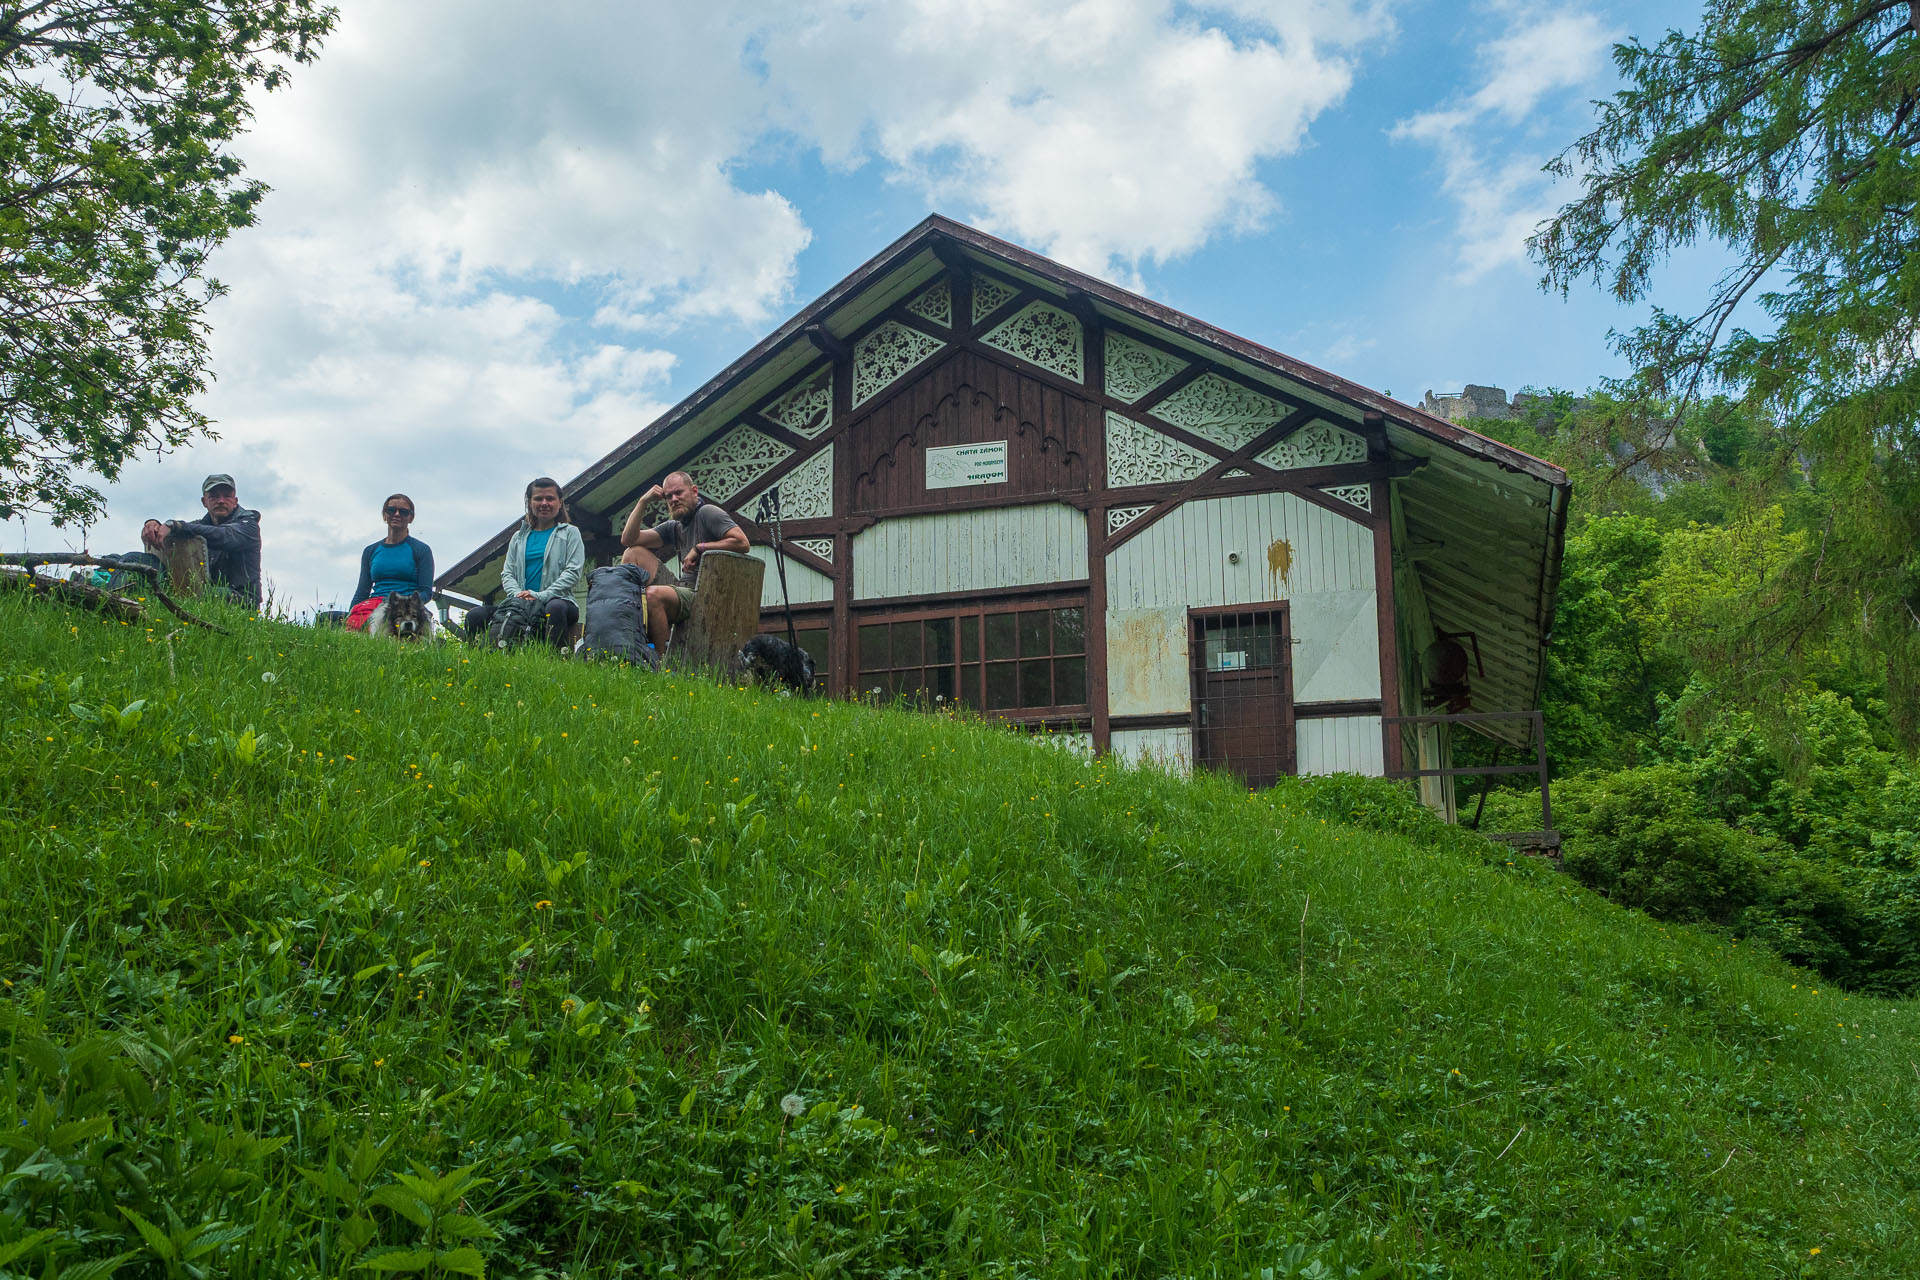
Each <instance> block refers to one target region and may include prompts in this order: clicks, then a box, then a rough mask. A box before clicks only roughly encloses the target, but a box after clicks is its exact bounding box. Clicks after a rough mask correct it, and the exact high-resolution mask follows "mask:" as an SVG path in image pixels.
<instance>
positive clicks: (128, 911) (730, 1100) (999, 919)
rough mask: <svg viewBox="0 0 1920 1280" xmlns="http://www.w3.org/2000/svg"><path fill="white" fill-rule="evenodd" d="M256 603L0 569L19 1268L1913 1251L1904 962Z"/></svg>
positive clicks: (706, 691) (1321, 1262)
mask: <svg viewBox="0 0 1920 1280" xmlns="http://www.w3.org/2000/svg"><path fill="white" fill-rule="evenodd" d="M222 617H223V618H225V619H226V620H227V621H228V622H229V624H230V625H232V626H233V628H234V632H235V634H234V635H233V636H232V637H230V638H223V637H219V636H214V635H210V634H207V633H203V632H196V633H185V632H183V633H180V634H178V635H176V636H175V637H174V638H173V639H172V640H171V642H170V643H169V642H167V641H166V640H165V639H164V637H165V636H166V634H167V633H168V632H169V631H170V630H171V629H172V624H171V623H162V622H156V623H155V628H156V629H155V630H154V631H152V632H148V631H146V630H144V628H143V627H141V626H137V625H136V626H130V627H129V626H121V625H119V624H115V623H107V622H102V621H101V620H99V619H97V618H94V617H92V616H91V615H86V614H81V613H76V612H73V611H71V610H68V609H65V608H63V607H60V606H57V605H52V604H48V603H44V602H38V601H27V600H23V599H20V598H18V597H13V596H6V597H0V661H3V665H0V717H4V723H5V726H6V727H5V730H4V736H3V737H0V759H4V765H5V768H4V774H3V775H0V776H3V777H4V779H5V785H4V787H0V841H4V846H3V847H4V848H5V849H6V850H7V851H8V856H7V858H6V859H5V861H4V863H0V875H3V876H4V884H3V885H0V901H4V902H5V904H6V908H7V909H6V910H5V912H4V913H3V914H0V976H3V977H4V980H5V982H6V986H5V987H3V988H0V1046H4V1053H0V1059H3V1062H0V1081H3V1082H4V1083H3V1084H0V1111H3V1112H4V1115H0V1135H4V1137H3V1139H0V1274H5V1273H8V1272H9V1269H11V1271H12V1272H13V1273H17V1274H21V1275H33V1276H41V1275H48V1276H52V1275H62V1274H64V1275H67V1276H77V1275H85V1274H94V1273H90V1272H87V1271H86V1270H84V1269H83V1268H82V1267H81V1266H79V1265H78V1264H79V1263H80V1261H81V1260H83V1259H100V1258H114V1257H119V1258H122V1259H123V1260H124V1262H123V1265H122V1267H121V1271H120V1274H121V1275H126V1276H161V1275H188V1274H196V1273H204V1274H208V1275H236V1276H237V1275H250V1276H252V1275H289V1276H291V1275H302V1276H304V1275H337V1274H344V1273H346V1272H347V1271H350V1270H353V1269H355V1268H356V1267H359V1266H364V1265H365V1264H367V1263H370V1262H373V1263H378V1264H380V1266H381V1267H382V1268H385V1269H387V1270H389V1271H400V1272H401V1273H405V1272H406V1270H407V1269H408V1268H411V1269H412V1270H414V1271H415V1272H421V1273H424V1272H426V1271H429V1270H432V1271H434V1272H435V1273H438V1274H448V1273H459V1272H461V1271H465V1272H466V1273H470V1274H471V1273H475V1272H477V1270H478V1268H479V1266H480V1264H481V1260H482V1258H484V1260H485V1264H486V1266H487V1267H488V1269H489V1272H490V1274H492V1275H495V1276H536V1275H571V1276H588V1275H594V1276H601V1275H621V1274H633V1275H653V1274H679V1275H685V1276H694V1275H701V1276H730V1277H731V1276H752V1275H820V1276H824V1275H832V1274H840V1275H854V1276H904V1275H943V1274H944V1275H952V1276H973V1275H996V1276H997V1275H1006V1276H1014V1275H1045V1276H1053V1275H1060V1276H1082V1275H1085V1276H1106V1275H1126V1276H1215V1275H1218V1276H1251V1275H1264V1274H1269V1273H1270V1274H1272V1275H1276V1276H1284V1275H1305V1276H1345V1275H1362V1274H1365V1275H1393V1276H1462V1277H1466V1276H1472V1277H1482V1276H1514V1277H1520V1276H1526V1277H1538V1276H1569V1277H1571V1276H1595V1277H1597V1276H1609V1277H1611V1276H1662V1277H1666V1276H1713V1277H1725V1276H1797V1275H1817V1276H1828V1275H1833V1276H1848V1275H1851V1276H1876V1277H1878V1276H1889V1275H1897V1274H1916V1273H1920V1234H1917V1233H1916V1232H1915V1231H1914V1226H1915V1221H1914V1213H1915V1206H1916V1199H1915V1184H1916V1179H1917V1178H1920V1137H1917V1135H1920V1125H1916V1120H1917V1119H1920V1117H1916V1115H1915V1099H1916V1096H1917V1093H1920V1090H1917V1088H1916V1086H1920V1078H1917V1077H1916V1071H1917V1070H1920V1068H1915V1067H1914V1066H1913V1065H1912V1060H1913V1059H1914V1058H1915V1057H1916V1056H1920V1055H1916V1053H1915V1034H1914V1032H1915V1019H1914V1007H1913V1006H1912V1005H1911V1004H1910V1003H1890V1002H1879V1001H1874V1000H1870V999H1866V998H1862V997H1852V998H1848V997H1846V996H1844V995H1843V994H1842V993H1839V992H1836V991H1833V990H1829V989H1827V988H1826V987H1824V986H1822V985H1821V984H1820V983H1819V982H1818V981H1817V980H1809V979H1808V978H1807V977H1806V976H1805V975H1803V974H1801V973H1799V972H1797V971H1794V970H1790V969H1788V968H1787V967H1785V966H1784V965H1782V964H1780V963H1778V962H1776V961H1773V960H1771V959H1769V958H1768V957H1766V956H1764V955H1757V954H1750V949H1749V948H1747V947H1744V946H1738V945H1735V944H1733V943H1732V942H1731V941H1730V940H1729V939H1726V938H1724V937H1720V936H1715V935H1712V934H1707V933H1699V932H1692V931H1688V930H1686V929H1682V928H1679V927H1665V926H1662V925H1660V924H1658V923H1656V922H1653V921H1650V920H1647V919H1645V918H1643V917H1639V916H1635V915H1632V914H1630V913H1627V912H1624V911H1621V910H1618V909H1616V908H1614V907H1612V906H1610V905H1608V904H1606V903H1604V902H1602V901H1601V900H1599V899H1597V898H1595V897H1594V896H1593V895H1591V894H1589V893H1587V892H1585V891H1584V890H1581V889H1579V888H1577V887H1576V886H1574V885H1572V884H1571V883H1569V882H1568V881H1567V880H1566V879H1564V878H1563V877H1559V876H1556V875H1554V874H1553V873H1551V872H1550V871H1548V870H1546V869H1545V868H1542V867H1539V866H1536V865H1534V864H1531V863H1524V864H1523V865H1517V866H1515V865H1509V864H1508V863H1507V862H1506V861H1505V858H1504V855H1501V854H1498V853H1490V852H1488V851H1489V850H1491V846H1484V845H1481V844H1479V842H1477V841H1476V840H1474V839H1472V838H1471V837H1468V836H1466V835H1464V834H1463V833H1459V832H1455V831H1451V830H1447V829H1443V828H1438V827H1437V826H1436V825H1435V824H1433V823H1431V822H1429V821H1426V820H1425V819H1424V818H1423V817H1422V816H1421V815H1419V814H1418V812H1417V811H1415V810H1412V809H1411V807H1410V804H1409V803H1408V802H1405V801H1403V800H1402V799H1401V798H1400V797H1399V794H1398V793H1397V792H1395V791H1393V790H1392V789H1391V788H1389V787H1388V786H1387V785H1386V784H1381V783H1362V782H1359V781H1357V780H1340V781H1334V782H1331V783H1322V784H1319V785H1309V784H1305V783H1298V784H1290V785H1287V786H1284V787H1282V788H1280V789H1277V790H1275V791H1272V792H1269V793H1263V794H1260V795H1249V794H1247V793H1246V792H1245V791H1243V790H1239V789H1236V788H1234V787H1232V786H1230V785H1228V784H1226V783H1225V782H1222V781H1219V780H1216V779H1210V778H1207V779H1201V780H1198V781H1194V782H1187V781H1183V780H1179V779H1173V778H1168V777H1165V776H1162V775H1160V774H1157V773H1154V772H1150V771H1132V770H1127V769H1124V768H1121V767H1118V766H1115V765H1112V764H1109V763H1105V762H1088V761H1084V760H1082V759H1080V758H1078V757H1076V756H1073V755H1071V754H1070V753H1067V752H1064V751H1061V750H1058V749H1055V748H1053V747H1051V746H1048V745H1046V744H1044V743H1035V742H1028V741H1026V740H1023V739H1020V738H1017V737H1015V736H1012V735H1009V734H1007V733H1006V732H1005V731H1003V730H996V729H993V728H990V727H987V726H982V725H977V724H968V723H960V722H955V721H952V720H948V719H943V718H936V717H929V716H922V715H917V714H913V713H908V712H898V711H885V710H873V709H869V708H865V707H860V706H853V705H847V704H822V703H812V702H803V701H797V700H788V699H781V698H774V697H770V696H766V695H762V694H758V693H755V692H752V691H740V690H735V689H730V688H724V687H717V686H714V685H711V684H708V683H704V682H700V681H693V680H684V679H672V678H662V677H650V676H646V675H642V674H637V673H630V672H623V671H616V670H610V669H606V668H594V667H584V666H579V665H574V664H569V663H561V662H556V661H554V660H552V659H551V658H548V657H546V656H544V655H541V654H535V653H528V654H524V655H511V656H506V657H500V656H495V655H491V654H480V653H473V652H470V651H463V650H460V649H457V648H454V647H450V646H449V647H427V648H420V649H405V648H402V647H400V646H398V645H393V644H387V643H381V642H373V641H368V640H365V639H363V638H360V637H357V636H350V635H345V634H341V633H337V632H318V631H311V630H305V629H301V628H296V627H291V626H285V625H279V624H272V623H267V622H258V621H251V620H249V619H247V618H245V617H244V615H239V614H223V615H222ZM169 652H171V654H172V659H171V665H170V660H169ZM269 677H270V678H269ZM136 702H143V703H144V706H141V707H139V708H138V709H136V710H128V709H127V708H129V706H130V705H131V704H134V703H136ZM1356 815H1357V816H1358V817H1359V819H1360V820H1361V821H1362V823H1363V824H1364V825H1361V826H1352V825H1344V824H1343V823H1341V822H1340V821H1338V819H1339V818H1341V817H1346V816H1356ZM1330 819H1333V820H1330ZM1303 919H1304V923H1303ZM1796 984H1797V985H1796ZM1816 988H1818V989H1817V990H1816ZM123 1210H126V1211H130V1212H123ZM136 1219H138V1220H137V1221H136ZM210 1224H211V1225H210ZM41 1232H50V1233H52V1234H50V1235H39V1234H37V1233H41ZM22 1241H26V1242H27V1244H26V1245H25V1247H24V1248H20V1247H19V1244H20V1242H22ZM6 1242H12V1243H6ZM1815 1250H1818V1252H1817V1253H1816V1252H1814V1251H1815ZM10 1251H12V1252H11V1253H10ZM383 1251H385V1252H383ZM10 1257H11V1260H10V1261H9V1260H8V1259H9V1258H10ZM196 1269H197V1271H196ZM372 1274H377V1271H376V1272H372Z"/></svg>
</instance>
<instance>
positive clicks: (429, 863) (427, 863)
mask: <svg viewBox="0 0 1920 1280" xmlns="http://www.w3.org/2000/svg"><path fill="white" fill-rule="evenodd" d="M420 865H421V866H423V867H430V866H432V865H433V859H432V858H422V859H420Z"/></svg>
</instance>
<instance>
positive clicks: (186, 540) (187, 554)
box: [160, 533, 207, 596]
mask: <svg viewBox="0 0 1920 1280" xmlns="http://www.w3.org/2000/svg"><path fill="white" fill-rule="evenodd" d="M160 560H161V562H162V563H164V564H165V565H166V566H167V585H168V586H169V587H170V588H172V589H173V590H174V591H175V592H178V593H179V594H181V595H189V596H197V595H199V594H200V593H202V592H203V591H205V590H206V589H207V540H206V539H205V538H202V537H199V536H198V535H195V534H191V533H170V534H168V535H167V540H166V542H164V543H162V544H161V547H160Z"/></svg>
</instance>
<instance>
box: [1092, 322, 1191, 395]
mask: <svg viewBox="0 0 1920 1280" xmlns="http://www.w3.org/2000/svg"><path fill="white" fill-rule="evenodd" d="M1186 367H1187V362H1186V361H1185V360H1182V359H1180V358H1179V357H1178V356H1170V355H1168V354H1167V353H1166V352H1164V351H1161V350H1160V349H1159V348H1157V347H1149V346H1146V345H1145V344H1143V343H1139V342H1135V341H1134V340H1133V339H1131V338H1128V337H1125V336H1123V335H1121V334H1118V333H1114V332H1113V331H1111V330H1109V331H1108V332H1107V394H1108V395H1110V396H1112V397H1113V398H1114V399H1116V400H1124V401H1126V402H1127V403H1128V404H1132V403H1133V402H1134V401H1135V400H1138V399H1139V398H1140V397H1141V396H1144V395H1146V394H1147V393H1148V392H1149V391H1152V390H1153V389H1154V388H1155V387H1157V386H1159V385H1160V384H1161V383H1163V382H1165V381H1166V380H1167V379H1168V378H1171V377H1172V376H1173V375H1174V374H1176V373H1178V372H1180V371H1181V370H1182V369H1184V368H1186Z"/></svg>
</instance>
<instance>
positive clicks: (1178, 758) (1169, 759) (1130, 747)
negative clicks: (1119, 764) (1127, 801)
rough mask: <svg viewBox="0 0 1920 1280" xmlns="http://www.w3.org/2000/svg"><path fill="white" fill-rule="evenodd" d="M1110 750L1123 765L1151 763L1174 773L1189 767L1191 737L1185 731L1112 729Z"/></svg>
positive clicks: (1187, 731)
mask: <svg viewBox="0 0 1920 1280" xmlns="http://www.w3.org/2000/svg"><path fill="white" fill-rule="evenodd" d="M1112 749H1113V754H1114V755H1115V756H1118V757H1119V758H1120V759H1121V760H1122V761H1123V762H1125V763H1127V764H1153V765H1157V766H1158V767H1160V768H1163V769H1170V770H1172V771H1173V772H1175V773H1186V772H1188V771H1190V770H1191V769H1192V768H1193V735H1192V733H1191V731H1189V730H1187V729H1185V728H1173V729H1115V730H1114V731H1113V748H1112Z"/></svg>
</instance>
